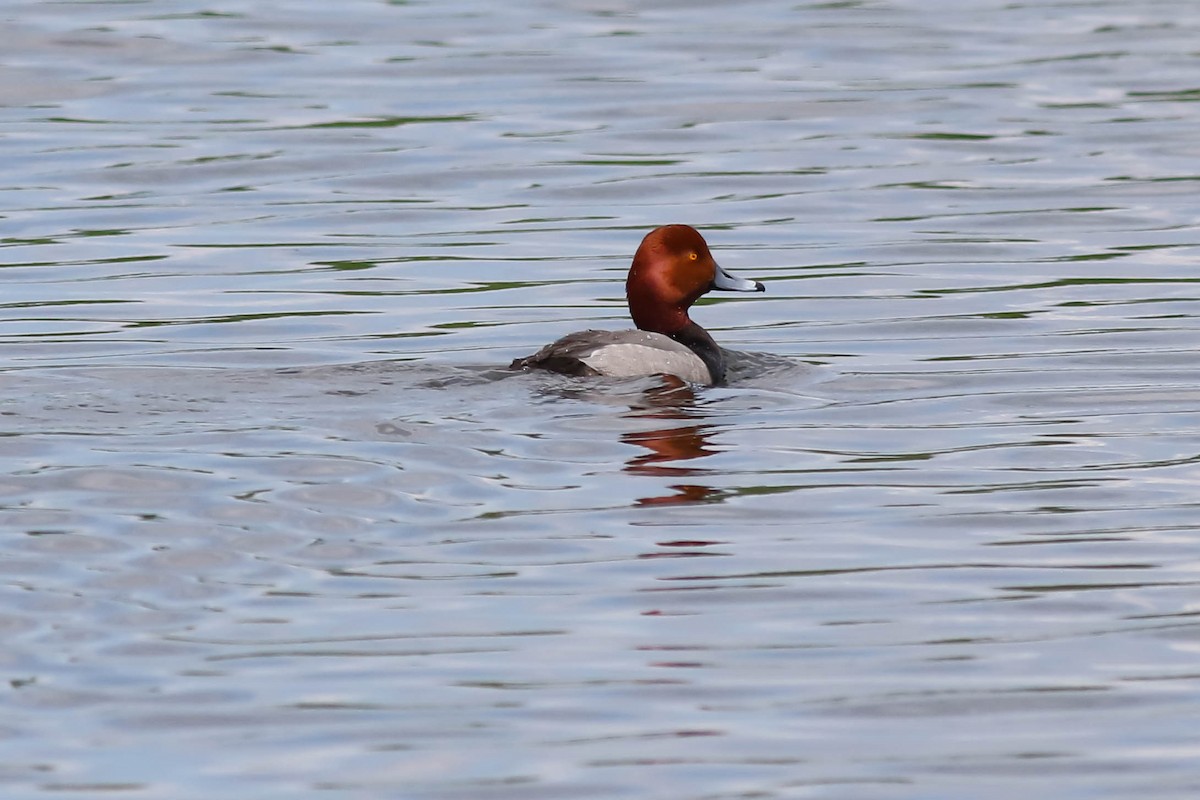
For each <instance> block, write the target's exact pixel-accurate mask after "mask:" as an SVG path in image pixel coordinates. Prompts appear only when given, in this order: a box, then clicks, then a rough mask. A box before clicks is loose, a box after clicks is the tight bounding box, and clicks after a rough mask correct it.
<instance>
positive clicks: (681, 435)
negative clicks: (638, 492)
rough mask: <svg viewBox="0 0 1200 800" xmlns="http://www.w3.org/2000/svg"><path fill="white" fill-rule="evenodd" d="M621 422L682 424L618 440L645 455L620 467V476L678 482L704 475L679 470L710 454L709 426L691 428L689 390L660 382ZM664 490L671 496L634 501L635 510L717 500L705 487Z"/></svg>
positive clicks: (677, 383) (684, 485)
mask: <svg viewBox="0 0 1200 800" xmlns="http://www.w3.org/2000/svg"><path fill="white" fill-rule="evenodd" d="M627 416H628V417H630V418H632V419H654V420H663V421H664V423H666V422H671V421H682V422H683V423H685V424H676V425H664V426H663V427H656V428H654V429H652V430H645V431H631V432H629V433H625V434H623V435H622V436H621V441H623V442H625V443H626V444H635V445H638V446H639V447H644V448H646V450H648V451H649V452H648V453H643V454H641V455H638V456H635V457H633V458H631V459H630V460H629V461H628V462H626V464H625V471H626V472H630V473H632V474H635V475H653V476H669V477H678V478H686V477H688V476H695V475H703V474H705V470H704V469H701V468H698V467H694V466H682V465H681V464H680V462H685V461H692V460H694V459H697V458H704V457H705V456H710V455H712V454H713V453H715V452H716V451H715V450H713V449H711V448H710V447H709V444H708V438H709V436H711V434H712V431H711V426H709V425H701V424H697V423H696V422H695V419H696V417H697V411H696V394H695V392H694V391H693V390H692V387H691V386H690V385H689V384H687V383H686V382H684V381H682V380H680V379H678V378H675V377H673V376H664V377H663V383H662V385H661V386H657V387H655V388H653V389H651V390H649V391H647V392H645V393H644V394H643V395H642V396H641V397H640V398H639V402H638V403H636V404H634V405H633V406H631V407H630V410H629V413H628V415H627ZM670 488H671V490H672V493H671V494H667V495H658V496H654V497H642V498H639V499H638V501H637V502H638V505H645V506H655V505H677V504H681V503H699V502H704V501H707V500H712V499H713V498H714V497H715V496H716V495H717V494H718V491H717V490H716V489H713V488H712V487H711V486H704V485H702V484H698V483H674V484H671V487H670Z"/></svg>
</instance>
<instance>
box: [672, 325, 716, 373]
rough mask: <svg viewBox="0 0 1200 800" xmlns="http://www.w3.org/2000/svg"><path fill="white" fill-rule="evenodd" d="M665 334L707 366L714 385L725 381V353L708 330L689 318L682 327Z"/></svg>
mask: <svg viewBox="0 0 1200 800" xmlns="http://www.w3.org/2000/svg"><path fill="white" fill-rule="evenodd" d="M667 335H668V336H670V337H671V338H672V339H674V340H675V341H677V342H679V343H680V344H681V345H684V346H685V347H687V348H688V349H689V350H691V351H692V352H693V353H695V354H696V355H697V356H699V357H700V360H701V361H703V362H704V365H705V366H706V367H708V373H709V374H710V375H712V382H713V384H714V385H719V384H722V383H724V382H725V354H724V353H722V352H721V347H720V346H719V345H718V344H717V343H716V342H715V341H713V338H712V337H711V336H709V335H708V331H706V330H704V328H701V327H700V326H699V325H697V324H696V323H694V322H692V321H691V320H690V319H689V320H688V322H687V324H686V325H684V326H683V327H682V328H680V329H679V330H677V331H675V332H674V333H670V334H667Z"/></svg>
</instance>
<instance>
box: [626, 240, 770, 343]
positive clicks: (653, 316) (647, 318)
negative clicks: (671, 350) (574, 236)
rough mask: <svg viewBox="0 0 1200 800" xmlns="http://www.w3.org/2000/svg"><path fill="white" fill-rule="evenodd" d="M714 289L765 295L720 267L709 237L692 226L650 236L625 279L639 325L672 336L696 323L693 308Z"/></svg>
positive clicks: (753, 283)
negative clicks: (711, 249) (693, 319)
mask: <svg viewBox="0 0 1200 800" xmlns="http://www.w3.org/2000/svg"><path fill="white" fill-rule="evenodd" d="M711 289H728V290H732V291H739V292H761V291H763V290H764V289H763V285H762V284H761V283H758V282H756V281H748V280H744V279H741V278H735V277H734V276H732V275H730V274H729V273H728V272H726V271H725V270H723V269H721V268H720V267H719V266H717V262H716V261H715V260H714V259H713V257H712V253H710V252H709V251H708V244H707V243H706V242H705V241H704V237H703V236H701V235H700V233H699V232H698V231H697V230H696V229H695V228H693V227H691V226H690V225H665V226H663V227H661V228H655V229H654V230H652V231H650V233H648V234H646V238H645V239H642V244H641V246H639V247H638V249H637V253H635V254H634V256H633V265H632V266H630V268H629V277H628V278H626V280H625V297H626V299H628V301H629V314H630V316H632V317H633V322H634V324H635V325H637V326H638V327H639V328H641V329H642V330H644V331H655V332H657V333H663V334H666V335H668V336H669V335H671V334H672V333H675V332H677V331H679V330H681V329H682V328H684V327H685V326H687V325H688V324H689V323H690V322H691V320H690V319H689V318H688V309H689V308H690V307H691V305H692V303H694V302H696V300H697V299H699V297H700V296H701V295H703V294H705V293H706V292H708V291H709V290H711Z"/></svg>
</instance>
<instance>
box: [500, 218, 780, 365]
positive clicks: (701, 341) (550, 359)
mask: <svg viewBox="0 0 1200 800" xmlns="http://www.w3.org/2000/svg"><path fill="white" fill-rule="evenodd" d="M710 289H725V290H729V291H734V292H762V291H766V287H764V286H763V285H762V284H761V283H759V282H758V281H749V280H745V279H744V278H737V277H734V276H733V275H730V274H729V273H728V272H726V271H725V270H723V269H721V268H720V267H719V266H717V262H716V261H715V260H713V257H712V253H710V252H709V251H708V244H707V243H706V242H705V241H704V237H703V236H701V235H700V233H699V232H698V231H697V230H696V229H695V228H693V227H691V226H689V225H666V226H664V227H662V228H656V229H654V230H652V231H650V233H648V234H646V238H645V239H642V244H641V245H640V246H639V247H638V249H637V253H635V254H634V256H633V264H632V265H631V266H630V267H629V277H628V278H626V279H625V297H626V299H627V300H628V301H629V315H630V316H631V317H633V322H634V324H635V325H637V326H638V330H635V331H634V330H626V331H579V332H577V333H569V334H567V335H566V336H564V337H563V338H561V339H559V340H558V341H557V342H553V343H552V344H548V345H546V346H545V347H543V348H542V349H541V350H539V351H537V352H536V353H534V354H533V355H531V356H526V357H525V358H518V359H516V360H515V361H513V362H512V365H511V368H512V369H529V368H531V367H532V368H537V369H546V370H550V371H551V372H561V373H564V374H567V375H607V376H609V377H613V378H633V377H640V376H643V375H661V374H668V375H677V376H679V377H680V378H683V379H684V380H686V381H689V382H691V383H705V384H719V383H722V382H724V380H725V356H724V353H723V352H722V351H721V348H720V347H719V346H718V345H717V343H716V342H714V341H713V338H712V336H710V335H709V334H708V331H706V330H704V328H701V327H700V326H699V325H697V324H696V323H695V322H692V320H691V319H690V318H689V317H688V309H689V308H690V307H691V305H692V303H694V302H696V300H697V299H698V298H699V297H700V295H702V294H704V293H706V292H708V291H709V290H710Z"/></svg>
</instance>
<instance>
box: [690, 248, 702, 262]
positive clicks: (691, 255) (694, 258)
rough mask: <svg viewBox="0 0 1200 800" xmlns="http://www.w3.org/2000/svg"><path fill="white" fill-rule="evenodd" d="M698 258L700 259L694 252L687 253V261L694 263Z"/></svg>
mask: <svg viewBox="0 0 1200 800" xmlns="http://www.w3.org/2000/svg"><path fill="white" fill-rule="evenodd" d="M699 257H700V256H699V255H698V254H697V253H696V251H695V250H693V251H692V252H690V253H688V261H695V260H696V259H697V258H699Z"/></svg>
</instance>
